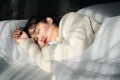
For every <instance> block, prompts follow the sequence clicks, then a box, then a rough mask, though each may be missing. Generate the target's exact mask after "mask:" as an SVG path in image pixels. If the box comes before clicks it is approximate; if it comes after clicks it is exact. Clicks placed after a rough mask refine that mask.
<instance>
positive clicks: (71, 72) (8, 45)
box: [0, 16, 120, 80]
mask: <svg viewBox="0 0 120 80" xmlns="http://www.w3.org/2000/svg"><path fill="white" fill-rule="evenodd" d="M26 21H27V20H11V21H1V22H0V79H2V80H33V79H34V80H51V79H52V80H55V79H56V80H119V79H120V35H119V34H120V16H116V17H113V18H109V19H107V20H106V21H105V22H104V23H103V24H102V26H101V28H100V30H99V31H98V34H97V35H96V38H95V41H94V43H93V44H92V45H91V46H90V47H89V48H88V49H87V50H86V51H85V52H84V53H83V55H82V56H77V57H75V58H74V59H73V60H69V61H60V62H56V61H53V62H52V69H53V77H52V78H51V75H50V74H48V73H46V72H44V71H42V70H40V69H39V68H37V67H36V66H35V64H33V62H32V61H31V60H30V59H29V58H28V57H27V56H26V55H25V53H24V51H22V50H21V48H20V47H19V46H18V45H17V44H16V43H15V42H14V41H13V39H12V32H13V31H14V29H16V28H17V27H18V26H19V27H24V25H25V24H26ZM6 76H7V77H6Z"/></svg>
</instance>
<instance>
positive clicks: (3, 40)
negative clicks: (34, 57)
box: [0, 20, 51, 80]
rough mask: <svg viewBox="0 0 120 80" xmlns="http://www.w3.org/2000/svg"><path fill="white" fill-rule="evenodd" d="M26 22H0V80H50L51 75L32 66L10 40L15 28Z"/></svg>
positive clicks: (16, 45)
mask: <svg viewBox="0 0 120 80" xmlns="http://www.w3.org/2000/svg"><path fill="white" fill-rule="evenodd" d="M26 22H27V20H7V21H0V80H50V79H51V75H50V74H48V73H46V72H44V71H42V70H41V69H39V68H38V67H36V66H35V64H33V62H32V61H31V60H30V59H29V58H28V56H26V55H25V53H24V51H23V50H22V49H21V48H20V47H19V46H18V44H16V43H15V42H14V40H13V39H12V32H13V31H14V30H15V29H16V28H20V27H21V28H22V27H24V26H25V24H26Z"/></svg>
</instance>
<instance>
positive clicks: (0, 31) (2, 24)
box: [0, 20, 31, 64]
mask: <svg viewBox="0 0 120 80" xmlns="http://www.w3.org/2000/svg"><path fill="white" fill-rule="evenodd" d="M26 22H27V20H5V21H0V56H1V57H2V58H4V59H5V60H6V61H7V62H8V63H27V64H29V63H31V61H30V60H29V58H28V57H27V56H26V55H25V53H24V51H23V50H21V48H20V47H19V46H18V45H17V43H16V42H15V41H14V40H13V38H12V33H13V31H14V30H15V29H16V28H24V27H25V25H26Z"/></svg>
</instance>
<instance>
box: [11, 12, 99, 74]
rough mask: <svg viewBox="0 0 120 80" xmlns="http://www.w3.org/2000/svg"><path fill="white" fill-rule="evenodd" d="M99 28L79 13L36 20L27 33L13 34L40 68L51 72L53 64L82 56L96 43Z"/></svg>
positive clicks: (16, 32)
mask: <svg viewBox="0 0 120 80" xmlns="http://www.w3.org/2000/svg"><path fill="white" fill-rule="evenodd" d="M100 25H101V24H100V23H98V22H97V21H96V20H94V19H92V18H90V17H88V16H85V15H82V14H78V13H76V12H69V13H67V14H65V15H64V16H63V17H62V18H57V17H50V16H44V17H43V16H41V17H34V18H31V19H30V20H29V21H28V23H27V25H26V27H25V28H24V30H22V29H17V30H15V31H14V33H13V39H14V40H15V41H16V42H17V43H18V44H19V45H20V47H21V48H22V49H23V50H24V51H26V53H27V54H28V56H29V57H30V58H31V59H32V60H33V61H34V62H35V63H36V64H37V65H38V66H39V67H40V68H41V69H43V70H44V71H47V72H52V70H51V61H53V60H57V61H61V60H69V59H72V58H74V57H75V56H78V55H82V52H83V51H84V50H85V49H86V48H88V47H89V46H90V45H91V44H92V43H93V41H94V38H95V34H96V33H97V31H98V29H99V27H100Z"/></svg>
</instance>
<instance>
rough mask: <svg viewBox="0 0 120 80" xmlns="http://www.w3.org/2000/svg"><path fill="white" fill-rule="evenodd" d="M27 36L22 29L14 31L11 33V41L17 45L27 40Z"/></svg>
mask: <svg viewBox="0 0 120 80" xmlns="http://www.w3.org/2000/svg"><path fill="white" fill-rule="evenodd" d="M28 38H29V37H28V35H27V34H26V33H25V32H24V31H23V30H22V29H16V30H15V31H14V32H13V39H14V40H15V42H17V43H18V44H19V43H21V42H22V41H23V40H25V39H28Z"/></svg>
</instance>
